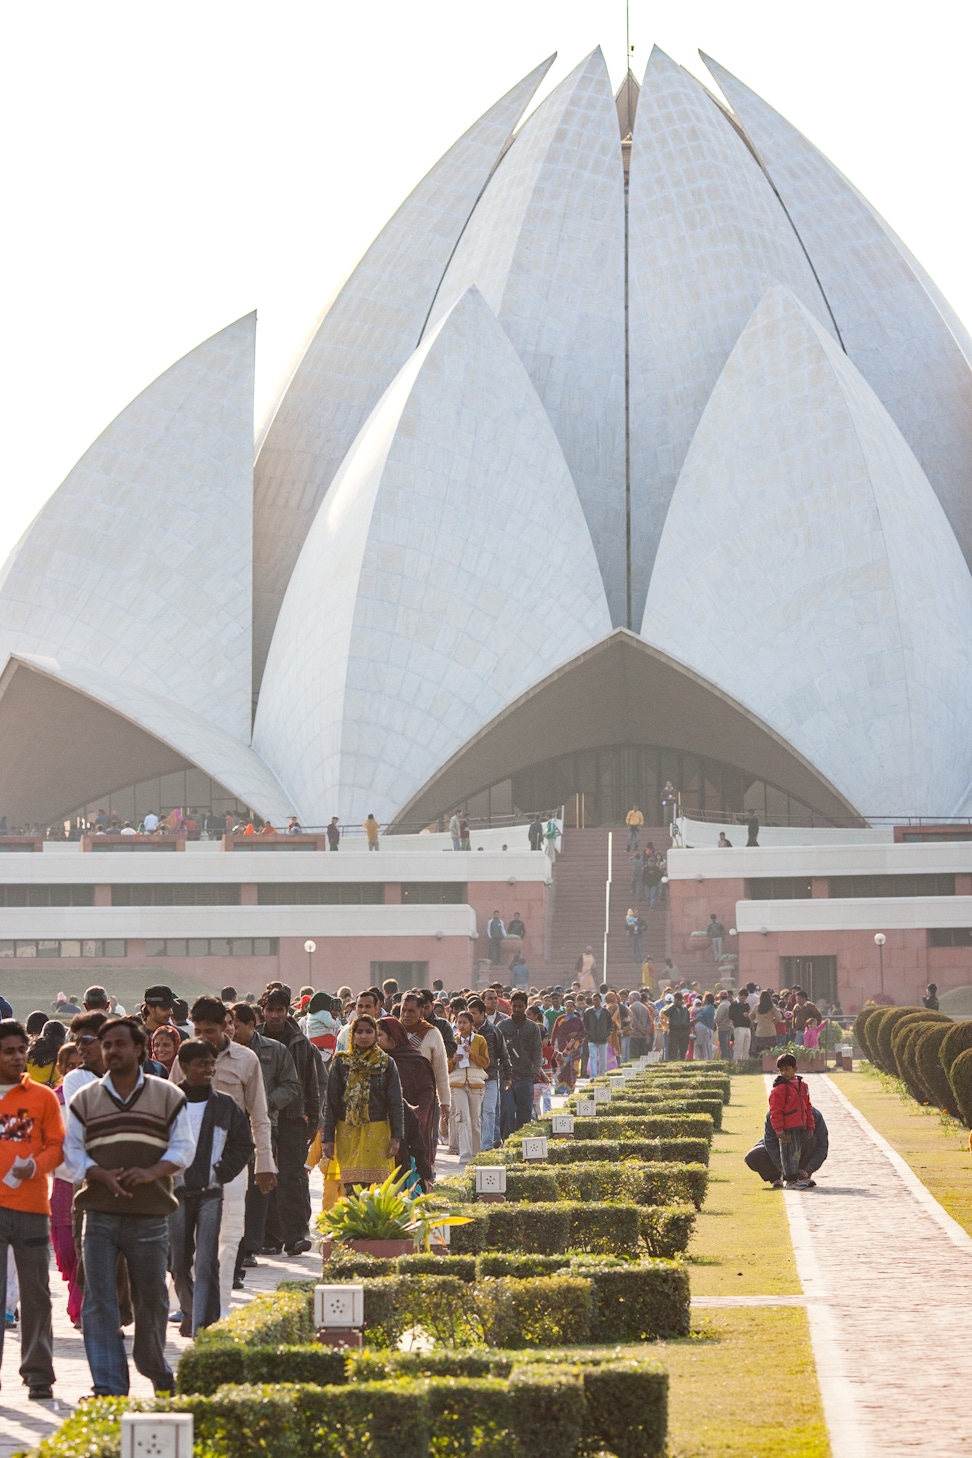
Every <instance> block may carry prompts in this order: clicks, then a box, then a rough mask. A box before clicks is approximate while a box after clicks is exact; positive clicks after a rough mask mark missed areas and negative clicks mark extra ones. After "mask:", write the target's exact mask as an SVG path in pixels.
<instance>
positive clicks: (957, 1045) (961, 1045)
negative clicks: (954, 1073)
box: [938, 1019, 972, 1076]
mask: <svg viewBox="0 0 972 1458" xmlns="http://www.w3.org/2000/svg"><path fill="white" fill-rule="evenodd" d="M966 1048H972V1019H970V1020H969V1021H968V1022H964V1023H953V1024H952V1026H951V1027H950V1028H949V1030H948V1033H947V1035H946V1036H945V1038H944V1039H943V1040H942V1046H941V1048H940V1049H939V1050H938V1058H939V1062H940V1063H941V1065H942V1068H943V1069H944V1070H945V1074H946V1076H948V1075H950V1074H951V1070H952V1064H953V1063H954V1062H955V1060H956V1058H958V1056H959V1054H961V1053H964V1052H965V1050H966Z"/></svg>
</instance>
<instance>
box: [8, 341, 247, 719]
mask: <svg viewBox="0 0 972 1458" xmlns="http://www.w3.org/2000/svg"><path fill="white" fill-rule="evenodd" d="M255 326H256V315H255V314H249V315H247V316H246V317H245V318H243V319H239V320H237V322H236V323H235V324H230V325H229V326H228V327H227V328H226V329H223V330H221V331H220V332H219V333H218V334H215V335H213V337H212V338H211V339H208V340H206V342H205V343H204V344H200V345H198V346H197V348H196V349H194V350H192V352H191V353H190V354H187V355H186V356H185V357H184V358H183V359H181V360H179V361H178V362H177V363H176V364H174V365H172V366H171V368H169V369H168V370H166V372H165V374H163V375H160V376H159V378H158V379H157V380H155V381H154V383H153V384H151V385H149V386H148V388H147V389H145V390H143V391H142V393H141V394H140V395H139V396H138V397H137V399H135V400H133V401H132V403H131V404H130V405H128V406H127V407H126V408H125V409H124V410H123V411H122V412H121V414H120V415H119V416H118V417H117V418H116V419H115V420H113V421H112V423H111V424H110V425H109V426H108V427H107V429H106V430H104V431H103V432H102V434H101V435H100V436H99V437H98V439H97V440H96V441H95V442H94V444H93V445H92V446H90V447H89V448H88V450H87V451H86V452H85V454H84V455H83V456H82V458H81V460H80V461H79V462H78V464H77V465H76V466H75V467H74V469H73V470H72V471H71V473H70V475H69V476H68V477H67V479H66V480H65V481H64V483H63V484H62V485H61V486H60V487H59V488H58V490H57V491H55V493H54V495H53V496H52V497H51V498H50V500H49V501H47V502H46V504H45V505H44V506H43V507H42V508H41V510H40V512H39V513H38V515H37V516H36V518H35V519H34V521H33V522H32V523H31V525H30V526H29V527H28V528H27V531H26V532H25V533H24V535H23V537H22V538H21V540H20V542H19V543H18V545H17V546H16V547H15V548H14V550H13V552H12V553H11V555H10V557H9V558H8V559H7V562H6V564H5V565H4V567H3V569H2V571H0V662H2V661H5V660H6V658H7V656H8V654H10V653H26V654H38V653H39V654H46V655H52V656H55V657H58V656H61V655H63V656H64V657H65V658H67V659H69V660H70V661H71V662H73V663H75V664H77V665H78V666H79V667H80V668H81V669H89V670H90V671H91V672H92V673H95V672H98V673H102V674H105V675H107V676H109V677H110V678H113V679H116V680H118V681H119V682H124V683H127V684H128V685H130V686H131V688H132V689H144V690H149V691H151V692H153V693H155V694H157V695H158V696H159V697H160V699H168V700H170V701H171V702H172V703H173V704H176V705H180V706H181V707H182V708H184V709H187V710H189V711H191V712H192V713H194V714H198V715H203V716H205V717H206V718H207V719H209V720H210V721H211V722H212V723H213V725H215V726H218V728H220V729H222V730H224V731H226V732H227V733H228V734H232V735H236V736H237V737H238V738H239V739H241V740H242V741H244V742H248V741H249V736H250V716H251V687H250V685H251V678H250V665H251V635H250V620H251V603H252V588H251V561H252V556H251V553H252V500H253V358H254V333H255Z"/></svg>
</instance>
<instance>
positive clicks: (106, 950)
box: [0, 937, 128, 959]
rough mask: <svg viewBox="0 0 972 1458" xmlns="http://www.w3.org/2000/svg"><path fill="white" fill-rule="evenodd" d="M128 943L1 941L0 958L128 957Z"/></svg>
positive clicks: (116, 939)
mask: <svg viewBox="0 0 972 1458" xmlns="http://www.w3.org/2000/svg"><path fill="white" fill-rule="evenodd" d="M127 955H128V943H127V942H126V941H124V940H123V939H122V938H119V937H112V938H107V939H104V940H102V939H101V938H88V939H86V940H85V941H79V940H67V941H53V940H51V939H49V938H46V937H44V938H40V939H38V940H32V939H28V940H25V941H20V940H17V941H15V942H14V941H0V957H40V958H46V959H50V958H52V957H126V956H127Z"/></svg>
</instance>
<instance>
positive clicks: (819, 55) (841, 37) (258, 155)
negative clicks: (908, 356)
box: [0, 0, 972, 561]
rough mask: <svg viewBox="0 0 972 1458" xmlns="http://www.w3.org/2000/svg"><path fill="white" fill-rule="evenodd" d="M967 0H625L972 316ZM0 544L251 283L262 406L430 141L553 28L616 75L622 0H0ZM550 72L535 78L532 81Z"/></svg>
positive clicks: (541, 51)
mask: <svg viewBox="0 0 972 1458" xmlns="http://www.w3.org/2000/svg"><path fill="white" fill-rule="evenodd" d="M970 32H972V6H970V5H969V3H968V0H962V3H957V0H923V3H921V4H917V3H914V4H902V3H900V0H885V3H878V0H814V3H812V4H808V3H800V4H797V3H794V0H738V3H736V4H732V3H728V0H669V3H648V0H632V4H631V38H632V42H633V43H634V45H635V51H634V57H633V69H634V71H635V73H636V75H638V77H639V79H640V77H641V74H642V72H643V71H644V67H645V64H646V62H647V60H648V55H649V51H650V49H651V44H652V42H655V43H657V44H658V45H660V46H661V47H662V49H663V50H665V51H667V52H668V54H669V55H671V56H672V57H673V58H674V59H675V60H676V61H679V62H680V63H681V64H682V65H685V66H687V67H689V68H690V69H691V70H693V71H695V72H696V74H698V75H700V76H702V77H705V76H706V72H705V70H704V68H703V66H702V64H701V62H700V61H699V59H698V56H697V54H696V52H697V50H698V48H701V49H702V50H705V51H707V52H708V53H709V54H710V55H712V56H713V57H714V58H715V59H716V60H718V61H720V62H721V63H722V64H723V65H725V66H727V67H728V68H729V70H731V71H733V72H735V74H736V75H737V76H739V77H740V78H741V79H742V80H743V81H745V82H746V83H747V84H748V85H749V86H751V87H752V88H753V89H754V90H755V91H757V92H759V93H760V95H762V96H763V97H764V98H765V99H766V100H767V101H768V102H770V103H771V104H772V105H773V106H775V107H776V108H777V109H778V110H779V111H781V112H783V114H784V115H785V116H787V117H788V118H789V120H790V121H792V122H793V123H794V124H795V125H796V126H798V127H799V128H800V129H801V130H802V131H803V132H805V133H806V135H807V136H808V137H809V138H810V139H811V140H812V141H813V142H815V143H816V145H817V146H819V147H820V148H821V150H822V151H823V152H825V153H826V155H827V156H828V157H830V158H831V160H832V161H833V162H835V163H836V164H837V166H838V167H840V168H841V170H842V171H844V172H845V173H846V174H847V175H848V176H849V177H850V178H851V180H852V181H853V182H854V183H855V184H856V186H857V187H858V188H859V189H860V191H861V192H863V193H864V194H865V196H866V197H868V198H869V199H870V201H871V202H872V203H873V204H874V205H875V206H876V207H877V208H878V209H879V210H880V212H882V213H883V215H884V217H885V218H886V219H887V220H888V222H889V223H890V224H891V226H892V227H893V228H895V230H896V231H897V232H898V233H899V234H900V236H901V237H902V238H903V240H904V242H905V243H906V244H907V245H908V246H909V248H911V250H912V251H913V252H914V253H915V254H916V255H917V257H918V258H919V259H920V261H921V262H922V263H923V264H924V266H925V268H926V269H927V270H928V272H929V273H930V274H931V276H932V277H933V278H934V279H935V281H936V283H937V284H938V285H939V287H940V288H941V289H942V291H943V292H944V294H945V295H946V297H947V298H948V299H949V300H950V302H951V303H952V305H953V306H954V307H955V309H956V310H957V312H958V314H959V315H960V316H961V317H962V318H963V319H964V321H965V322H966V324H969V325H972V273H970V268H969V253H970V249H969V221H970V208H972V204H970V168H969V138H970V123H969V119H968V100H967V95H968V75H967V73H968V51H969V41H970V38H972V36H970ZM0 44H2V48H3V57H4V65H3V71H2V73H0V74H2V84H0V134H2V136H3V138H4V153H5V156H4V167H3V187H4V204H5V206H4V226H3V228H2V232H0V259H2V270H3V273H2V276H3V278H4V280H5V284H6V290H5V291H6V297H7V303H6V306H5V309H4V328H3V333H2V336H0V372H2V373H0V401H2V409H3V421H2V426H3V439H4V442H5V450H4V466H3V468H2V475H0V483H2V496H0V505H2V510H0V561H2V559H3V558H4V557H5V556H6V554H7V552H8V551H9V549H10V547H11V546H12V545H13V544H14V542H15V541H16V540H17V538H18V537H19V536H20V534H21V532H22V531H23V530H24V528H25V527H26V526H27V524H28V522H29V521H30V519H31V517H32V516H33V515H34V513H35V512H36V511H37V510H38V508H39V507H40V506H41V505H42V504H43V502H44V501H45V499H46V498H47V497H48V496H49V495H50V494H51V492H52V491H53V490H54V489H55V488H56V487H57V486H58V485H59V484H60V482H61V481H62V480H63V478H64V476H65V475H66V474H67V472H68V471H69V470H70V468H71V466H72V465H73V464H74V462H75V461H76V460H77V459H78V457H79V456H80V455H81V454H82V453H83V452H84V450H85V449H86V448H87V446H88V445H89V444H90V443H91V442H92V440H94V438H95V437H96V436H97V435H98V434H99V432H100V431H101V430H102V429H103V428H104V427H105V426H106V425H107V424H108V422H109V421H110V420H111V419H112V418H113V417H114V416H115V415H116V414H117V413H118V412H119V410H121V409H122V408H123V407H124V406H125V405H126V404H127V403H128V402H129V400H131V399H132V398H133V397H134V396H135V395H137V394H138V393H139V391H140V390H142V389H143V388H144V387H145V385H147V384H148V383H149V382H150V381H151V380H152V379H154V378H155V376H156V375H158V374H160V373H161V372H162V371H163V370H164V369H166V368H167V367H168V366H169V365H170V364H172V363H173V362H174V361H175V360H176V359H178V358H179V357H180V356H181V355H183V354H185V353H186V352H187V351H188V350H190V349H192V348H193V347H194V346H195V345H196V344H198V343H200V342H201V341H202V340H203V339H205V338H206V337H208V336H209V335H210V334H212V333H214V332H215V331H216V330H218V329H221V328H222V327H223V326H224V325H225V324H228V323H229V322H230V321H231V320H233V319H236V318H238V317H239V316H240V315H242V314H245V313H248V312H249V311H250V310H251V309H254V308H255V309H257V310H258V314H259V326H258V334H257V406H256V413H257V419H258V420H259V419H260V418H261V416H262V414H263V410H264V408H265V406H266V404H267V403H268V401H269V400H270V399H271V398H272V396H273V394H274V390H275V386H276V384H277V381H278V379H279V378H280V376H281V374H282V373H283V372H284V371H285V369H286V367H287V364H288V362H289V360H290V358H291V356H292V354H293V352H294V351H295V349H297V347H298V346H299V344H300V342H301V340H302V339H303V337H304V335H305V334H306V332H307V330H308V328H309V327H310V325H311V323H312V322H313V320H314V319H315V318H316V316H317V315H318V314H319V312H320V311H321V309H322V307H323V305H324V304H325V303H326V301H327V299H328V298H329V297H330V295H331V294H332V292H333V291H334V289H335V288H336V286H337V285H338V284H339V283H340V281H341V279H342V278H343V277H344V276H345V275H346V274H347V272H348V271H349V270H350V269H351V268H352V267H353V265H354V263H355V262H356V261H357V259H358V257H359V256H360V254H361V253H362V251H363V250H364V249H365V248H366V247H367V245H368V243H369V242H370V241H371V239H372V237H373V236H374V235H375V233H376V232H377V231H378V230H379V229H380V228H381V226H382V225H383V223H384V222H385V221H386V219H387V218H388V217H389V216H390V214H391V213H392V212H393V211H394V209H395V208H396V207H397V205H398V203H399V202H400V201H401V200H402V198H404V197H405V196H406V195H407V193H408V192H409V191H410V190H411V188H412V187H413V186H414V185H415V183H416V182H417V181H418V180H419V178H420V177H422V175H423V174H424V173H425V172H427V171H428V169H429V168H430V167H431V166H432V165H433V163H434V162H435V161H436V160H437V159H438V157H439V156H440V155H441V154H442V153H443V152H444V151H445V150H446V148H447V147H448V146H449V145H450V144H451V143H452V142H453V141H454V140H455V139H456V137H458V136H459V135H460V133H462V132H463V131H464V130H465V129H466V127H467V126H469V124H470V123H471V122H472V121H474V120H475V119H476V117H477V116H479V115H480V114H481V113H482V112H483V111H485V110H486V108H487V107H488V106H490V105H491V104H492V102H493V101H495V100H496V99H497V98H498V97H499V96H500V95H502V93H503V92H504V91H506V90H508V89H509V87H510V86H511V85H513V83H514V82H515V81H517V80H519V79H520V77H521V76H523V75H524V74H525V73H526V72H527V71H529V70H531V69H532V68H533V67H534V66H535V65H536V64H537V63H538V62H539V61H540V60H542V59H543V58H544V57H545V56H547V55H549V54H550V53H551V52H552V51H554V50H557V51H558V53H559V55H558V60H557V62H556V64H555V66H554V68H553V70H552V71H551V73H550V75H549V77H548V79H547V82H546V84H545V87H544V92H546V91H547V90H549V89H550V87H551V86H552V85H554V84H556V82H557V81H559V80H560V79H561V78H562V77H563V76H564V75H565V74H566V73H567V72H568V71H569V70H571V69H572V68H573V67H574V66H575V65H576V64H577V62H578V61H580V60H581V59H582V58H583V57H584V56H585V55H586V54H587V53H588V52H589V51H591V50H592V49H593V48H594V47H595V46H596V45H598V44H600V45H601V47H602V48H603V50H604V54H605V57H606V59H607V62H608V65H609V67H610V70H611V74H612V78H613V80H614V82H615V85H617V84H618V83H619V82H620V80H621V78H622V77H623V74H624V64H625V32H624V4H623V0H597V3H595V0H488V3H487V0H461V3H456V0H448V3H447V0H412V3H411V4H408V5H404V4H402V3H401V0H397V3H390V0H373V3H371V4H368V5H362V4H357V5H348V4H347V3H343V4H340V5H338V4H334V3H332V0H316V3H314V0H272V3H271V0H191V3H188V0H166V3H165V4H164V5H163V4H160V3H157V0H134V3H133V0H88V3H87V4H84V5H79V4H78V3H77V0H47V3H40V4H30V3H27V0H7V4H6V5H5V6H4V8H3V11H2V15H0ZM541 94H543V93H541Z"/></svg>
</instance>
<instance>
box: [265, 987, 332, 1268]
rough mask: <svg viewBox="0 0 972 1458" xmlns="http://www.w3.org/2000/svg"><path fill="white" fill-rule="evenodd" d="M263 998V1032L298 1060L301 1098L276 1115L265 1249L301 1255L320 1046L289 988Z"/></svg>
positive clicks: (317, 1116) (306, 1245)
mask: <svg viewBox="0 0 972 1458" xmlns="http://www.w3.org/2000/svg"><path fill="white" fill-rule="evenodd" d="M260 1002H261V1004H262V1006H263V1036H264V1037H267V1038H273V1039H274V1040H275V1041H276V1042H278V1043H283V1044H284V1046H285V1047H286V1049H287V1051H288V1053H289V1054H290V1056H291V1058H292V1059H293V1060H294V1067H295V1068H296V1070H297V1078H298V1081H299V1083H300V1090H301V1096H300V1098H299V1099H296V1100H295V1101H294V1102H293V1103H291V1104H288V1105H286V1107H284V1108H282V1109H281V1110H280V1113H279V1115H278V1118H277V1134H276V1156H277V1188H276V1189H275V1190H274V1191H273V1193H272V1194H271V1196H270V1201H269V1205H268V1209H267V1226H266V1229H267V1243H266V1245H265V1246H264V1251H265V1252H266V1254H267V1255H279V1254H280V1249H281V1247H283V1248H284V1249H285V1250H286V1252H287V1254H288V1255H290V1256H296V1255H303V1254H304V1253H305V1251H309V1250H310V1248H311V1243H310V1239H309V1237H308V1227H309V1225H310V1215H311V1204H310V1184H309V1181H308V1175H307V1169H306V1167H305V1165H304V1161H305V1160H306V1158H307V1151H308V1149H309V1148H310V1145H311V1142H312V1140H313V1138H314V1136H315V1134H316V1133H317V1131H318V1129H319V1128H320V1127H321V1105H322V1103H323V1100H322V1098H321V1077H322V1074H323V1065H322V1064H321V1062H320V1059H319V1058H318V1054H317V1049H316V1048H315V1047H314V1046H313V1044H312V1043H311V1042H310V1041H309V1040H308V1039H307V1038H305V1037H304V1035H303V1033H302V1032H301V1031H300V1028H298V1026H297V1024H296V1022H295V1021H294V1019H293V1018H292V1017H291V1015H290V999H289V997H288V996H287V993H286V992H285V991H283V990H282V989H276V988H275V989H272V990H271V991H270V992H267V993H265V994H264V996H263V997H262V998H261V999H260ZM319 1070H321V1072H320V1073H319Z"/></svg>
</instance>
